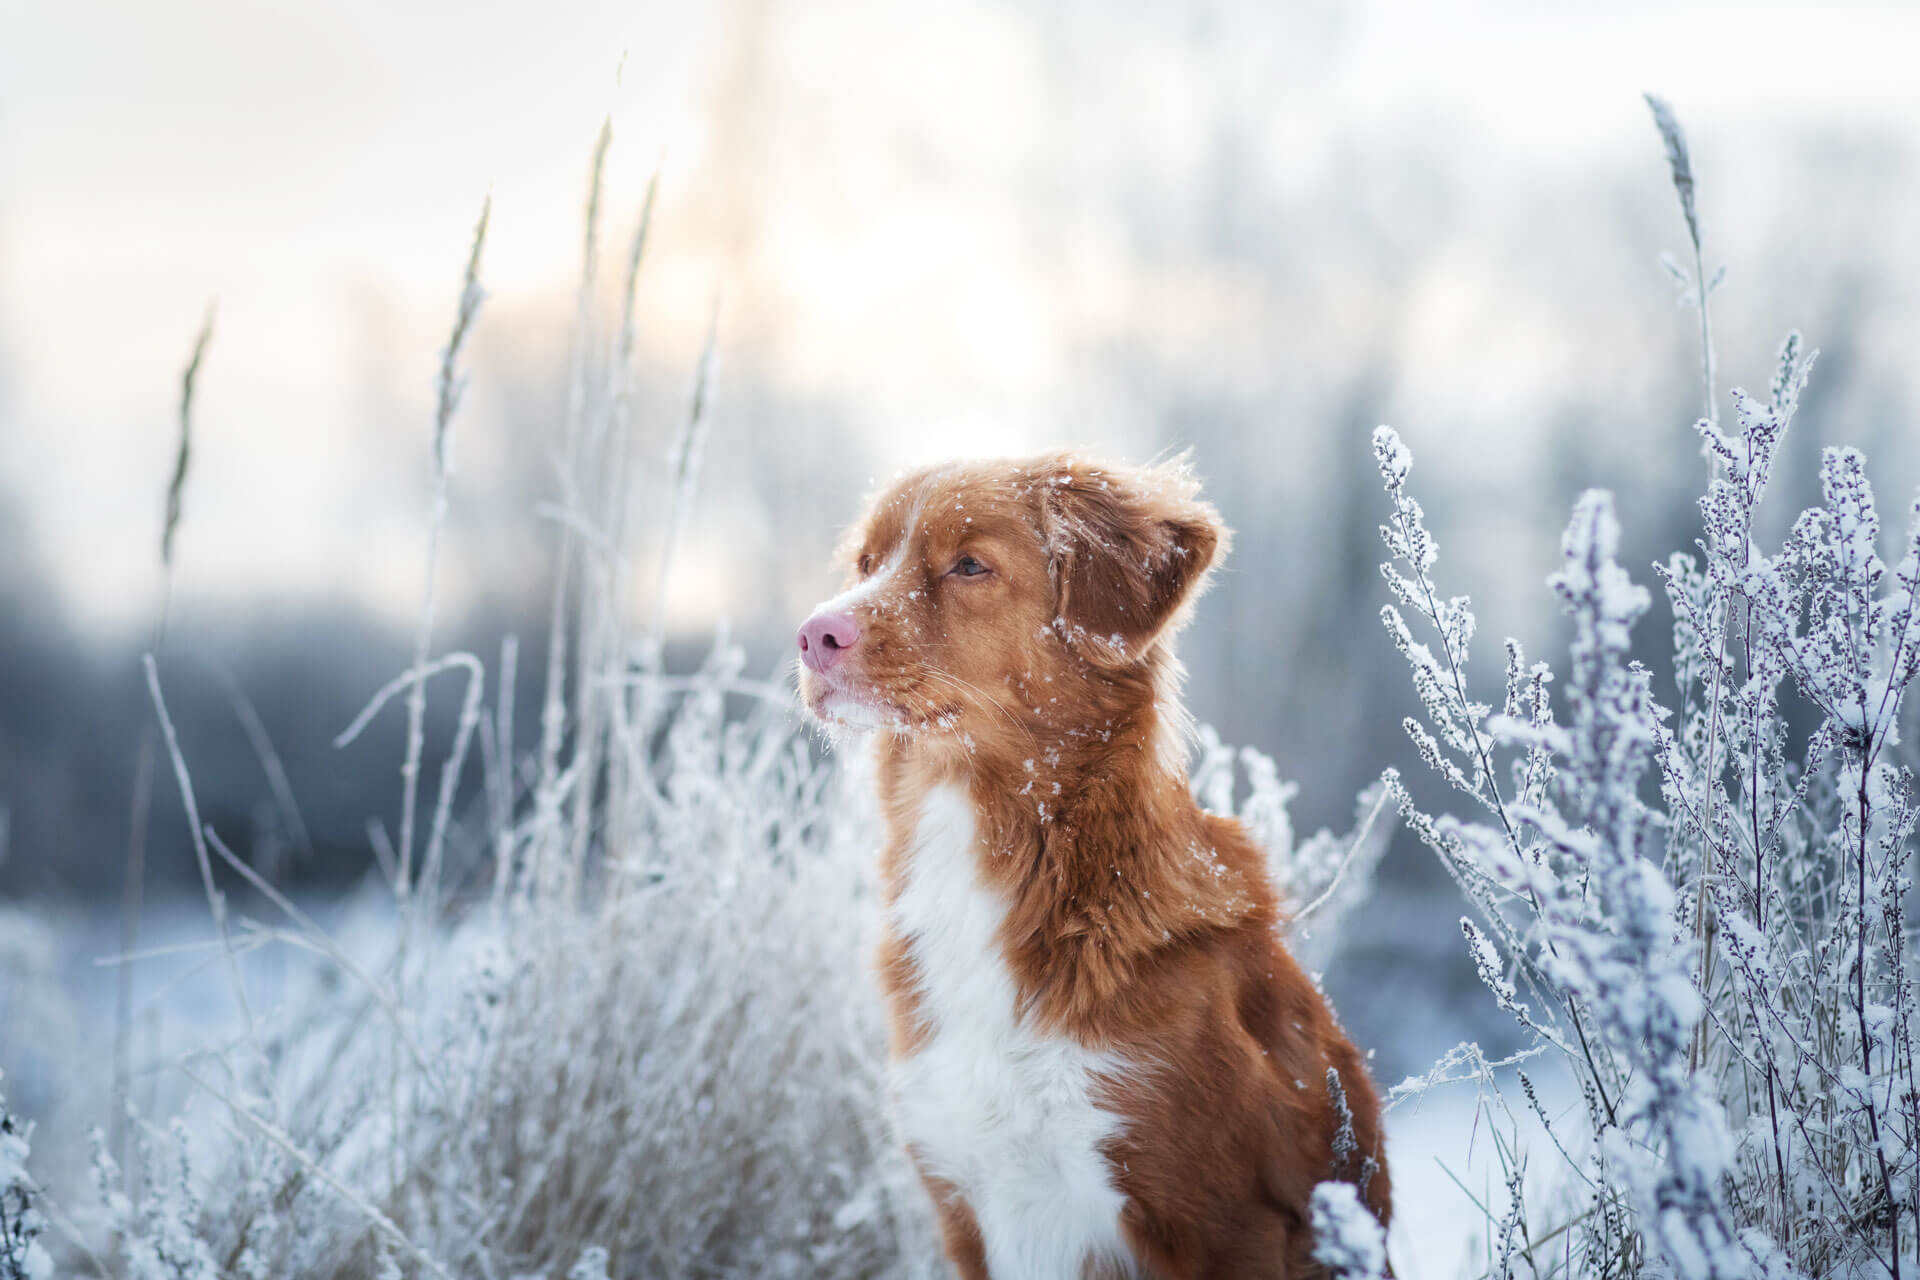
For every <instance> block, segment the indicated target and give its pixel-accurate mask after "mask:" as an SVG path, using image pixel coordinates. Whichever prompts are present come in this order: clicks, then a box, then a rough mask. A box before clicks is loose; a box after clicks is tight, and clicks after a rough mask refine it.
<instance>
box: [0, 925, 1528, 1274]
mask: <svg viewBox="0 0 1920 1280" xmlns="http://www.w3.org/2000/svg"><path fill="white" fill-rule="evenodd" d="M304 906H305V908H306V909H307V910H309V911H310V912H312V913H314V914H315V915H317V916H318V917H320V919H321V920H322V921H323V922H324V923H326V925H327V927H328V928H329V929H330V930H334V931H337V933H338V935H339V936H341V937H342V938H344V939H346V940H347V941H348V945H349V946H350V947H352V948H353V949H354V950H355V951H356V952H358V953H361V954H368V955H375V954H378V953H379V952H380V951H381V949H382V947H383V936H384V935H385V934H386V933H387V931H388V930H389V929H390V925H391V914H390V911H388V910H387V909H386V908H385V907H384V906H383V904H382V901H381V899H380V897H379V895H369V896H368V897H365V898H363V899H362V900H360V901H359V902H358V903H356V904H351V905H350V904H348V903H345V902H341V901H312V902H307V903H305V904H304ZM238 932H239V933H240V935H241V936H242V937H245V936H248V934H249V933H250V932H251V930H250V928H249V926H248V924H247V923H246V922H244V921H243V922H242V923H241V925H240V926H239V929H238ZM216 937H217V935H216V933H215V931H214V928H213V925H212V923H211V921H210V918H209V915H208V912H207V909H206V905H205V903H204V902H203V901H201V900H199V899H196V898H192V897H186V898H177V899H173V900H169V901H166V902H162V903H159V904H154V905H150V906H149V908H148V910H147V911H146V912H145V913H144V914H143V917H142V922H141V929H140V938H139V944H138V945H139V949H140V952H141V953H142V956H141V958H140V959H139V961H138V965H137V970H136V974H137V979H136V988H135V990H136V1007H137V1010H138V1013H137V1016H136V1018H135V1053H134V1059H135V1061H134V1067H135V1075H136V1089H135V1096H136V1099H137V1101H138V1102H139V1104H140V1105H141V1107H142V1110H143V1111H144V1112H145V1113H146V1114H148V1115H149V1116H154V1115H162V1114H164V1113H165V1112H167V1111H168V1110H170V1109H171V1108H173V1107H177V1106H179V1105H180V1104H181V1103H183V1102H184V1101H185V1100H186V1098H187V1092H188V1091H187V1090H186V1089H184V1088H183V1087H182V1083H181V1081H180V1080H179V1079H178V1077H177V1075H176V1074H175V1073H173V1072H172V1070H171V1068H170V1066H169V1064H171V1063H173V1062H175V1061H177V1060H178V1059H180V1058H181V1056H182V1055H185V1054H189V1053H191V1052H193V1051H195V1050H200V1049H207V1048H211V1047H217V1046H219V1045H221V1044H222V1043H224V1042H225V1041H226V1040H227V1039H228V1038H229V1037H231V1036H233V1035H234V1034H235V1033H236V1030H237V1025H238V1022H237V1017H236V1014H235V1004H234V999H233V996H232V992H231V987H230V985H229V979H228V976H227V973H226V971H225V966H224V963H223V962H222V960H221V958H220V953H219V950H218V948H217V946H215V945H214V944H215V942H216ZM0 938H4V939H5V945H4V946H0V956H4V957H6V958H7V959H8V960H9V961H10V963H12V964H14V966H15V967H14V968H13V969H10V970H9V971H8V973H7V977H8V979H9V981H8V984H7V987H6V990H5V992H4V993H3V994H0V1011H4V1012H5V1013H6V1014H8V1015H9V1016H6V1017H4V1018H0V1069H4V1070H5V1071H6V1073H7V1090H8V1093H9V1095H10V1097H11V1099H12V1102H13V1106H14V1109H15V1111H16V1112H18V1113H20V1114H23V1115H25V1116H27V1117H28V1118H33V1119H37V1120H38V1121H39V1124H40V1133H39V1136H38V1138H37V1140H36V1142H35V1152H34V1154H35V1163H36V1168H37V1171H38V1173H39V1175H40V1176H41V1177H42V1179H43V1180H45V1181H47V1182H48V1183H49V1189H50V1190H52V1191H53V1192H54V1193H55V1194H56V1196H57V1198H58V1199H59V1200H60V1201H61V1202H62V1203H63V1204H67V1205H78V1204H81V1203H83V1202H84V1201H85V1200H86V1199H87V1197H88V1195H89V1194H90V1190H89V1188H88V1187H87V1185H86V1181H85V1179H86V1156H87V1152H86V1142H85V1134H86V1131H87V1129H88V1128H89V1127H91V1126H92V1125H95V1124H99V1125H102V1126H103V1127H104V1126H105V1124H106V1123H107V1120H108V1116H109V1102H108V1099H109V1094H110V1080H111V1063H112V1052H113V1036H114V1029H113V1024H114V1007H115V999H116V982H117V977H116V969H115V966H114V965H113V964H111V963H108V961H110V960H111V958H112V957H114V956H115V955H116V954H117V953H118V951H119V945H120V920H119V916H118V913H117V911H114V910H112V909H109V908H105V907H96V908H92V909H78V908H62V909H58V910H49V909H44V908H43V909H40V910H37V911H22V910H17V909H16V910H13V911H11V912H9V913H0ZM24 966H31V969H29V968H27V967H24ZM324 967H325V966H323V965H321V964H319V963H317V962H316V961H315V960H314V959H313V958H312V957H311V956H310V955H309V954H307V953H304V952H300V951H296V950H290V949H289V948H286V947H284V946H267V947H262V948H261V949H260V950H259V951H258V952H256V953H254V954H251V955H249V956H248V957H247V958H246V963H245V965H244V968H245V970H246V972H247V975H248V989H249V998H250V1001H251V1002H252V1003H253V1005H254V1007H255V1012H256V1016H259V1017H261V1018H263V1019H266V1020H272V1019H274V1018H276V1017H278V1016H279V1015H280V1014H281V1013H283V1012H284V1010H283V1008H282V1006H283V1004H284V1002H285V1001H286V1000H287V998H288V996H289V994H290V993H292V994H294V995H296V996H302V997H307V996H311V995H312V994H313V993H315V992H316V991H319V990H321V989H322V988H321V987H320V986H317V985H315V984H316V982H317V981H318V978H317V975H318V974H319V973H320V972H321V971H322V970H323V969H324ZM1393 1083H1395V1082H1393V1081H1382V1082H1381V1084H1382V1086H1383V1088H1384V1087H1386V1086H1389V1085H1391V1084H1393ZM1476 1130H1477V1125H1476V1094H1475V1089H1474V1086H1473V1085H1472V1084H1471V1083H1465V1084H1454V1085H1448V1086H1442V1087H1440V1088H1437V1089H1435V1090H1433V1091H1431V1092H1429V1093H1428V1094H1426V1095H1425V1096H1423V1097H1420V1098H1416V1099H1412V1100H1409V1101H1407V1102H1406V1103H1404V1104H1402V1105H1401V1106H1399V1107H1397V1108H1395V1109H1394V1110H1393V1111H1392V1112H1390V1113H1389V1115H1388V1119H1387V1131H1388V1158H1389V1160H1390V1166H1391V1169H1392V1172H1393V1178H1394V1201H1395V1219H1394V1225H1393V1230H1392V1233H1391V1237H1390V1248H1391V1253H1392V1257H1393V1260H1394V1265H1395V1268H1396V1273H1397V1274H1398V1275H1400V1276H1401V1277H1403V1278H1404V1280H1452V1277H1456V1276H1459V1275H1461V1274H1462V1272H1463V1265H1464V1264H1465V1263H1466V1262H1468V1261H1469V1260H1470V1259H1472V1258H1475V1257H1478V1256H1479V1255H1480V1251H1481V1249H1482V1248H1483V1243H1484V1236H1485V1230H1484V1225H1483V1221H1482V1215H1481V1212H1480V1210H1479V1208H1478V1207H1476V1205H1475V1204H1474V1202H1473V1198H1470V1197H1469V1196H1468V1194H1467V1192H1466V1191H1464V1190H1462V1188H1461V1186H1460V1185H1459V1184H1461V1183H1464V1184H1465V1185H1466V1186H1467V1187H1468V1188H1471V1189H1472V1191H1473V1196H1474V1197H1478V1198H1480V1199H1481V1200H1482V1201H1483V1202H1484V1203H1487V1204H1489V1205H1492V1206H1495V1208H1496V1210H1497V1208H1498V1206H1499V1205H1500V1204H1502V1203H1503V1192H1504V1184H1503V1179H1502V1176H1501V1175H1500V1172H1499V1169H1498V1165H1497V1162H1496V1161H1495V1158H1494V1156H1493V1152H1492V1146H1491V1144H1490V1143H1489V1142H1488V1141H1486V1140H1485V1135H1484V1133H1481V1134H1480V1138H1481V1140H1480V1141H1477V1142H1476V1141H1474V1140H1473V1138H1474V1135H1475V1133H1476ZM1456 1179H1457V1182H1456Z"/></svg>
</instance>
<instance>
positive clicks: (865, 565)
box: [860, 552, 873, 578]
mask: <svg viewBox="0 0 1920 1280" xmlns="http://www.w3.org/2000/svg"><path fill="white" fill-rule="evenodd" d="M872 572H873V557H872V556H870V555H867V554H865V553H864V552H863V553H862V554H861V556H860V576H861V577H863V578H864V577H866V576H867V575H868V574H870V573H872Z"/></svg>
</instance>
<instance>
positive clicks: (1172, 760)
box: [879, 649, 1274, 1043]
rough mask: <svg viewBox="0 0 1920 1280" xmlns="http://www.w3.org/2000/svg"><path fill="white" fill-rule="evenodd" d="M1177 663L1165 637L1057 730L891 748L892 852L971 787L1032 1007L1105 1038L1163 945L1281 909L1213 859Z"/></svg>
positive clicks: (917, 741)
mask: <svg viewBox="0 0 1920 1280" xmlns="http://www.w3.org/2000/svg"><path fill="white" fill-rule="evenodd" d="M1177 673H1178V668H1177V666H1176V665H1175V664H1174V663H1173V659H1172V656H1171V654H1169V653H1164V652H1161V651H1160V650H1159V649H1156V651H1155V652H1154V653H1152V654H1150V655H1148V656H1147V658H1146V659H1145V660H1144V661H1142V662H1141V663H1139V664H1137V665H1136V666H1134V667H1131V668H1129V669H1127V670H1126V671H1124V672H1121V673H1118V674H1116V675H1113V676H1110V677H1102V678H1099V679H1096V680H1092V681H1090V682H1088V683H1087V684H1085V685H1083V686H1081V687H1079V688H1076V689H1075V690H1074V691H1073V692H1072V693H1071V694H1067V695H1064V696H1063V701H1065V702H1068V703H1069V704H1070V705H1068V706H1067V707H1066V708H1064V709H1063V710H1062V711H1061V712H1060V714H1059V716H1058V717H1057V720H1056V722H1057V724H1058V725H1059V726H1060V727H1058V728H1049V727H1047V725H1046V724H1045V723H1044V719H1045V717H1036V719H1037V720H1041V721H1042V722H1041V723H1034V722H1032V721H1029V722H1028V723H1027V724H1026V725H1025V726H1023V729H1024V730H1025V731H1024V732H1022V733H1014V732H1012V731H1011V730H1009V731H1007V732H1004V733H999V734H996V735H994V736H993V738H992V739H991V740H980V739H978V738H976V739H975V740H973V741H972V742H970V743H967V744H965V745H964V747H963V746H961V745H958V744H956V743H955V741H954V740H952V739H948V738H942V737H917V736H900V735H888V736H887V737H885V738H884V739H883V740H882V743H881V745H880V751H879V760H880V769H879V778H880V794H881V799H882V807H883V811H884V812H885V814H886V818H887V822H888V833H889V840H888V846H889V853H890V860H895V859H897V858H898V857H899V856H900V855H901V853H902V851H904V849H905V848H906V847H907V844H908V842H910V841H912V840H913V839H914V838H915V837H916V834H917V833H918V831H919V823H920V820H921V812H922V804H923V801H924V799H925V797H926V795H927V793H928V791H929V790H930V789H931V788H933V787H935V786H939V785H942V784H952V785H958V786H961V787H963V788H965V789H966V791H967V792H968V794H969V795H970V796H971V798H972V801H973V805H974V811H975V820H976V824H977V828H978V832H979V837H978V840H977V841H976V843H975V847H974V857H975V860H976V868H975V874H976V876H977V877H978V879H979V881H980V883H981V884H982V885H985V886H988V887H990V888H992V889H993V890H995V891H996V892H998V893H999V894H1000V895H1001V896H1002V897H1003V898H1004V899H1005V901H1006V903H1007V917H1006V925H1005V927H1004V929H1003V931H1002V936H1001V937H1000V939H999V943H1000V946H1001V947H1002V949H1003V951H1004V954H1005V956H1006V958H1007V961H1008V964H1009V967H1010V968H1011V970H1012V972H1013V973H1014V975H1015V977H1016V980H1017V982H1018V984H1019V986H1020V995H1021V1000H1022V1005H1023V1007H1024V1009H1025V1010H1026V1011H1027V1013H1028V1015H1029V1016H1031V1017H1033V1018H1035V1019H1037V1020H1038V1021H1039V1022H1040V1023H1041V1024H1042V1025H1047V1026H1051V1027H1053V1028H1055V1029H1060V1030H1070V1031H1072V1032H1074V1033H1076V1034H1077V1035H1079V1036H1080V1037H1081V1038H1082V1039H1083V1040H1088V1041H1090V1042H1094V1043H1099V1042H1103V1041H1106V1040H1107V1039H1109V1038H1110V1037H1112V1036H1113V1035H1115V1034H1119V1033H1122V1032H1123V1031H1124V1029H1125V1026H1126V1024H1128V1023H1130V1022H1131V1021H1133V1018H1134V1017H1135V1016H1137V1015H1138V1014H1139V1013H1140V1012H1143V1011H1140V1010H1129V1009H1128V1008H1126V1007H1125V1005H1126V1001H1125V996H1126V994H1127V991H1128V988H1129V987H1130V985H1131V984H1132V981H1133V978H1134V976H1135V974H1136V973H1137V972H1138V971H1139V968H1140V967H1141V966H1143V965H1147V964H1151V963H1152V962H1153V960H1154V958H1155V956H1156V953H1158V952H1160V951H1162V950H1163V949H1165V948H1167V947H1169V946H1171V945H1173V944H1175V943H1177V942H1179V941H1181V940H1183V939H1185V938H1187V937H1190V936H1192V935H1193V934H1195V933H1197V932H1200V931H1203V930H1207V929H1213V928H1220V927H1225V926H1231V925H1235V924H1238V923H1240V922H1242V921H1244V920H1245V919H1247V918H1248V917H1249V916H1252V915H1256V914H1260V913H1264V914H1267V915H1269V916H1271V915H1272V914H1273V911H1274V906H1273V901H1272V896H1271V891H1270V889H1269V888H1268V887H1267V885H1266V883H1265V881H1264V878H1253V877H1248V876H1246V875H1244V874H1242V873H1239V872H1236V871H1235V870H1234V869H1233V868H1231V867H1230V866H1228V865H1227V864H1225V863H1224V862H1223V861H1221V860H1220V859H1218V858H1216V857H1215V856H1214V851H1213V848H1212V841H1211V838H1210V835H1209V831H1208V827H1207V823H1208V818H1207V816H1206V815H1205V814H1204V813H1202V811H1201V810H1200V807H1199V806H1198V805H1197V804H1196V803H1195V802H1194V799H1193V797H1192V794H1191V793H1190V791H1189V790H1188V786H1187V774H1186V769H1185V767H1184V761H1183V760H1182V759H1181V758H1180V754H1181V753H1180V751H1179V750H1178V749H1177V748H1175V747H1172V746H1170V745H1169V741H1168V735H1169V734H1170V733H1177V732H1178V721H1177V719H1173V718H1177V717H1180V716H1181V714H1182V713H1181V711H1180V708H1179V704H1178V699H1177V689H1175V688H1173V687H1171V686H1174V685H1175V684H1176V682H1177V679H1178V674H1177ZM1056 696H1061V695H1056ZM1177 740H1178V741H1181V742H1183V741H1184V735H1180V736H1179V738H1178V739H1177Z"/></svg>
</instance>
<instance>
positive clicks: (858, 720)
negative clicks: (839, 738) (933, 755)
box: [801, 681, 909, 735]
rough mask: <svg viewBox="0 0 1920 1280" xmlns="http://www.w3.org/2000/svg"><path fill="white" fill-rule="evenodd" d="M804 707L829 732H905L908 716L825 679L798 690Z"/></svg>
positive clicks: (873, 698)
mask: <svg viewBox="0 0 1920 1280" xmlns="http://www.w3.org/2000/svg"><path fill="white" fill-rule="evenodd" d="M801 693H802V696H803V697H804V698H805V700H806V704H807V710H808V711H811V712H812V713H813V718H814V719H816V720H818V721H819V722H820V723H821V725H822V726H824V727H825V728H826V729H827V731H828V732H829V733H833V734H836V735H837V734H840V733H871V732H873V731H875V730H881V729H884V730H887V731H889V732H893V733H905V732H907V730H908V727H909V726H908V723H907V717H906V716H905V715H904V714H903V713H902V712H901V711H900V710H899V709H898V708H896V707H893V706H890V705H888V704H887V703H886V702H884V701H882V700H880V699H879V698H875V697H873V696H871V695H868V696H862V695H860V694H858V693H855V692H853V691H851V690H848V689H843V688H838V687H835V686H833V685H829V684H827V683H826V682H824V681H809V682H808V684H807V686H806V687H804V688H803V689H802V690H801Z"/></svg>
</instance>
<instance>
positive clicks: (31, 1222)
mask: <svg viewBox="0 0 1920 1280" xmlns="http://www.w3.org/2000/svg"><path fill="white" fill-rule="evenodd" d="M0 1083H4V1079H0ZM32 1143H33V1126H31V1125H29V1124H27V1123H26V1122H25V1121H23V1120H18V1119H16V1118H15V1117H14V1115H13V1113H12V1112H10V1111H8V1110H7V1098H6V1094H5V1093H0V1280H52V1276H53V1259H52V1258H50V1257H49V1256H48V1255H47V1250H46V1247H45V1246H44V1245H42V1244H41V1243H40V1236H41V1233H43V1232H44V1231H45V1230H46V1227H47V1224H46V1219H45V1218H44V1217H42V1216H41V1213H40V1209H39V1198H40V1189H39V1187H38V1186H36V1185H35V1184H34V1181H33V1178H32V1177H31V1176H30V1175H29V1174H28V1173H27V1158H28V1157H29V1156H31V1155H32V1154H33V1145H32Z"/></svg>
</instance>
